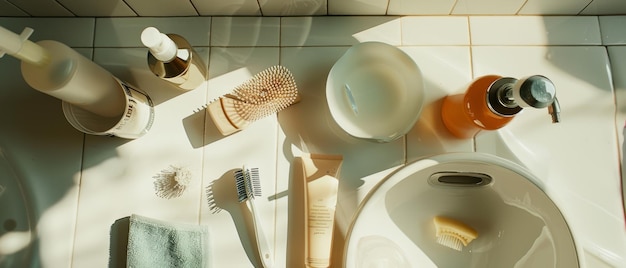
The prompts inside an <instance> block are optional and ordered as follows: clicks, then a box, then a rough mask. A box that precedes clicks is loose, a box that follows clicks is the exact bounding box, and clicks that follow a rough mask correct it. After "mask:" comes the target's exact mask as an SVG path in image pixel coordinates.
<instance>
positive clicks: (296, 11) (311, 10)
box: [259, 0, 328, 16]
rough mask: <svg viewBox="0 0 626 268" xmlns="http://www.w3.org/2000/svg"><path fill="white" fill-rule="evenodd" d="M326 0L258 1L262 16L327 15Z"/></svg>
mask: <svg viewBox="0 0 626 268" xmlns="http://www.w3.org/2000/svg"><path fill="white" fill-rule="evenodd" d="M327 2H328V1H327V0H316V1H307V2H306V4H303V3H301V2H298V1H283V0H263V1H259V4H260V5H261V13H262V14H263V16H321V15H327V12H326V8H327V7H328V4H327Z"/></svg>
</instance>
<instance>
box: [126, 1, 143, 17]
mask: <svg viewBox="0 0 626 268" xmlns="http://www.w3.org/2000/svg"><path fill="white" fill-rule="evenodd" d="M121 1H122V2H123V3H124V4H125V5H126V6H127V7H128V9H130V10H131V11H132V12H133V13H135V15H136V16H137V17H141V16H140V15H139V13H137V11H136V10H135V9H134V8H133V7H132V6H131V5H129V4H128V3H126V0H121Z"/></svg>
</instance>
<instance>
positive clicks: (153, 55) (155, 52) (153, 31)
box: [141, 27, 207, 90]
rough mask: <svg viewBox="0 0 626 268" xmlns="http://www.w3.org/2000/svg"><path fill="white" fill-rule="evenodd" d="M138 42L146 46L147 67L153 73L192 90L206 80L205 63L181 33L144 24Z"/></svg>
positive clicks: (180, 86) (184, 88) (182, 87)
mask: <svg viewBox="0 0 626 268" xmlns="http://www.w3.org/2000/svg"><path fill="white" fill-rule="evenodd" d="M141 42H142V43H143V44H144V45H145V46H146V47H148V48H149V49H150V52H148V67H149V68H150V70H151V71H152V73H154V74H155V75H156V76H158V77H160V78H162V79H164V80H166V81H168V82H170V83H172V84H174V85H176V86H177V87H179V88H181V89H183V90H192V89H195V88H197V87H198V86H200V84H202V82H204V81H205V80H206V78H207V68H206V64H204V62H203V61H202V57H200V56H199V55H198V53H197V52H196V51H195V50H194V49H193V48H192V47H191V45H190V44H189V42H187V40H186V39H185V38H183V37H182V36H180V35H177V34H163V33H161V32H159V30H158V29H157V28H154V27H148V28H145V29H144V30H143V32H142V33H141Z"/></svg>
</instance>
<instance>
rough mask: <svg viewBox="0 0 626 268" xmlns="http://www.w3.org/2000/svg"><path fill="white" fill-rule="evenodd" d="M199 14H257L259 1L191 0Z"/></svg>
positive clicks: (258, 13) (258, 12)
mask: <svg viewBox="0 0 626 268" xmlns="http://www.w3.org/2000/svg"><path fill="white" fill-rule="evenodd" d="M191 3H192V4H193V6H194V7H195V8H196V10H198V13H200V16H258V15H261V11H260V9H259V3H258V1H255V0H237V1H228V2H224V1H219V0H191Z"/></svg>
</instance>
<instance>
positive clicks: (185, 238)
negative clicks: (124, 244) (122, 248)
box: [127, 215, 210, 268]
mask: <svg viewBox="0 0 626 268" xmlns="http://www.w3.org/2000/svg"><path fill="white" fill-rule="evenodd" d="M127 253H128V255H127V265H128V267H129V268H144V267H146V268H154V267H191V268H206V267H210V262H209V232H208V227H207V226H203V225H192V224H182V223H168V222H164V221H160V220H155V219H151V218H147V217H143V216H139V215H131V217H130V227H129V231H128V252H127Z"/></svg>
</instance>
